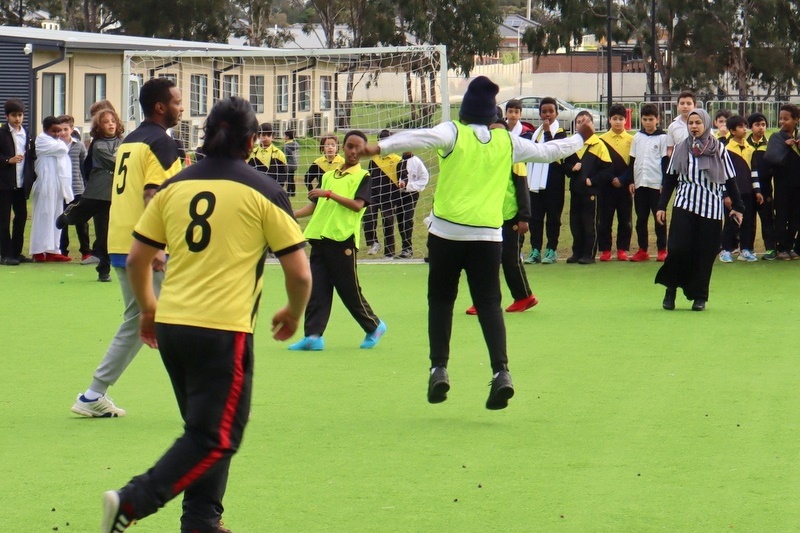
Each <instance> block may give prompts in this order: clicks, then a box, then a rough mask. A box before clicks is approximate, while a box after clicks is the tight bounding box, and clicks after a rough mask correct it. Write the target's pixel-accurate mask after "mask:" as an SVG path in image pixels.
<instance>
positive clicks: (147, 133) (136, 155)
mask: <svg viewBox="0 0 800 533" xmlns="http://www.w3.org/2000/svg"><path fill="white" fill-rule="evenodd" d="M180 170H181V163H180V159H179V158H178V147H177V145H176V144H175V141H174V140H173V139H172V138H171V137H170V136H169V135H167V132H166V130H164V128H163V127H161V126H159V125H158V124H155V123H153V122H143V123H142V124H141V125H140V126H139V127H138V128H136V129H135V130H134V131H132V132H131V133H130V134H129V135H128V136H127V137H126V138H125V140H123V141H122V144H120V146H119V149H118V150H117V163H116V167H115V169H114V187H113V189H112V194H111V214H110V218H109V225H108V252H109V253H111V254H127V253H128V252H129V251H130V249H131V244H132V243H133V237H132V236H131V232H132V231H133V227H134V226H135V225H136V222H137V221H138V220H139V217H140V216H141V215H142V213H143V212H144V207H145V204H144V191H145V189H148V188H158V187H159V186H160V185H161V184H162V183H164V181H166V180H167V179H168V178H170V177H172V176H174V175H175V174H177V173H178V172H179V171H180Z"/></svg>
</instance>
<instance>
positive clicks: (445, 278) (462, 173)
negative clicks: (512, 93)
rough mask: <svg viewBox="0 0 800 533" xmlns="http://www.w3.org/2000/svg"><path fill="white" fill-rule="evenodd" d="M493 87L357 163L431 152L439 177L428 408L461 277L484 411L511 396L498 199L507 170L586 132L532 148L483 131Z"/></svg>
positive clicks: (442, 367) (549, 155) (439, 395)
mask: <svg viewBox="0 0 800 533" xmlns="http://www.w3.org/2000/svg"><path fill="white" fill-rule="evenodd" d="M499 89H500V88H499V87H498V86H497V85H496V84H494V83H493V82H492V81H491V80H490V79H489V78H487V77H485V76H478V77H477V78H475V79H474V80H472V81H471V82H470V84H469V87H468V88H467V92H466V93H465V94H464V99H463V101H462V103H461V110H460V120H458V121H455V122H446V123H443V124H440V125H438V126H436V127H434V128H430V129H421V130H409V131H404V132H401V133H398V134H396V135H393V136H391V137H388V138H386V139H383V140H381V141H379V142H378V144H377V145H375V144H368V145H367V146H366V149H365V151H364V154H363V157H371V156H373V155H378V154H380V153H382V152H385V153H394V152H401V153H402V152H405V151H413V150H421V149H430V148H436V149H438V154H439V179H438V183H437V186H436V192H435V195H434V202H433V211H432V213H431V215H430V218H431V223H430V228H429V232H428V252H429V265H430V268H429V272H428V338H429V343H430V360H431V368H430V374H429V378H428V402H430V403H440V402H443V401H445V400H446V399H447V392H448V391H449V390H450V379H449V376H448V373H447V364H448V361H449V358H450V333H451V330H452V324H453V305H454V304H455V300H456V296H457V295H458V280H459V278H460V276H461V271H462V270H465V271H466V273H467V281H468V283H469V288H470V293H471V296H472V301H473V303H474V304H475V308H476V310H477V312H478V321H479V322H480V325H481V330H482V331H483V337H484V340H485V341H486V346H487V348H488V351H489V358H490V360H491V366H492V384H491V386H490V389H489V396H488V398H487V400H486V408H487V409H504V408H505V407H507V406H508V400H509V399H510V398H511V397H512V396H513V395H514V386H513V384H512V382H511V375H510V373H509V371H508V355H507V353H506V328H505V323H504V321H503V310H502V308H501V307H500V298H501V294H500V256H501V251H502V240H503V239H502V229H501V227H502V225H503V201H504V198H505V194H506V190H507V185H508V181H509V180H510V179H511V172H509V170H510V169H511V165H512V164H513V163H515V162H522V161H540V162H544V163H546V162H551V161H555V160H557V159H561V158H563V157H566V156H567V155H569V154H571V153H574V152H575V151H576V150H578V149H580V148H581V146H583V142H584V138H589V137H590V136H591V135H593V133H594V128H593V127H592V126H591V123H587V124H584V125H581V126H579V127H578V129H579V131H580V135H575V136H573V137H572V138H570V139H563V140H559V141H553V142H549V143H546V144H536V143H532V142H530V141H528V140H527V139H523V138H521V137H516V136H514V135H511V134H510V133H509V132H508V131H506V130H504V129H499V128H498V129H493V130H490V129H489V125H491V124H492V123H493V122H494V121H495V119H496V117H497V110H496V101H495V98H496V96H497V93H498V91H499Z"/></svg>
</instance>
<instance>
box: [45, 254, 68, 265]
mask: <svg viewBox="0 0 800 533" xmlns="http://www.w3.org/2000/svg"><path fill="white" fill-rule="evenodd" d="M44 255H45V261H47V262H48V263H67V262H69V261H72V259H70V258H69V257H67V256H66V255H63V254H44Z"/></svg>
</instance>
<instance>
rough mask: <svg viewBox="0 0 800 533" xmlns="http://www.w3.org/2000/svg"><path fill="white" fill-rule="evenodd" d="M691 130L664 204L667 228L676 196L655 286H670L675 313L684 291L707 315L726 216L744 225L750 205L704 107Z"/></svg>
mask: <svg viewBox="0 0 800 533" xmlns="http://www.w3.org/2000/svg"><path fill="white" fill-rule="evenodd" d="M688 129H689V137H688V138H687V139H686V140H685V141H683V142H681V143H680V144H678V145H676V146H675V150H674V151H673V153H672V159H671V160H670V163H669V168H668V169H667V175H666V177H665V178H664V185H663V187H662V190H661V197H660V198H659V202H658V211H657V212H656V220H657V221H658V223H659V224H665V223H666V218H667V204H668V203H669V200H670V198H671V196H672V193H673V192H675V202H674V204H673V206H672V221H671V223H670V227H669V239H668V241H667V258H666V261H664V264H663V265H662V267H661V268H660V269H659V271H658V273H657V274H656V279H655V282H656V283H660V284H661V285H664V286H666V288H667V290H666V293H665V295H664V301H663V307H664V309H667V310H672V309H675V295H676V293H677V289H678V287H680V288H682V289H683V294H684V295H685V296H686V298H687V299H689V300H694V302H693V304H692V309H693V310H694V311H703V310H704V309H705V307H706V301H707V300H708V286H709V283H710V281H711V269H712V268H713V266H714V261H715V259H716V256H717V252H718V251H719V247H720V236H721V232H722V219H723V216H724V215H725V212H726V210H729V216H731V217H733V218H734V219H735V220H736V222H737V223H738V224H741V222H742V211H743V209H744V206H743V204H742V200H741V198H740V196H739V189H738V188H737V187H736V171H735V170H734V168H733V163H732V162H731V159H730V156H729V155H728V152H727V150H726V149H725V145H724V144H722V143H721V142H719V141H718V140H717V139H716V138H715V137H714V135H713V134H712V132H711V117H710V116H709V115H708V113H706V111H705V110H703V109H695V110H693V111H692V112H691V113H690V114H689V117H688Z"/></svg>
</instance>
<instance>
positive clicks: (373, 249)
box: [367, 242, 381, 255]
mask: <svg viewBox="0 0 800 533" xmlns="http://www.w3.org/2000/svg"><path fill="white" fill-rule="evenodd" d="M380 251H381V243H379V242H376V243H373V245H372V246H370V247H369V250H368V251H367V254H369V255H375V254H377V253H378V252H380Z"/></svg>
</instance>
